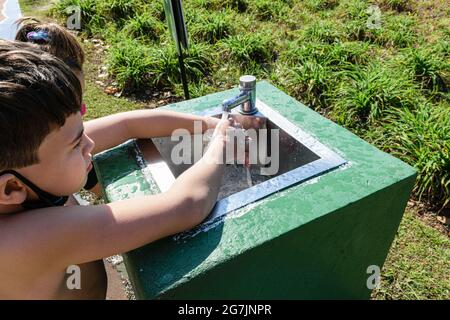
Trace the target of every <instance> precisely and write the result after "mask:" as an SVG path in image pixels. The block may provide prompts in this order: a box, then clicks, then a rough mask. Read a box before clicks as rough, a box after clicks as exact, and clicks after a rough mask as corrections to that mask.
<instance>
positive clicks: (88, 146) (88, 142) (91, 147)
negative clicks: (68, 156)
mask: <svg viewBox="0 0 450 320" xmlns="http://www.w3.org/2000/svg"><path fill="white" fill-rule="evenodd" d="M94 147H95V142H94V140H92V139H91V138H89V136H87V135H86V148H85V152H86V153H91V152H92V150H94Z"/></svg>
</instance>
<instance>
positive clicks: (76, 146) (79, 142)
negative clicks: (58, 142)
mask: <svg viewBox="0 0 450 320" xmlns="http://www.w3.org/2000/svg"><path fill="white" fill-rule="evenodd" d="M81 141H82V139H80V141H78V143H77V144H76V145H75V147H73V148H74V149H78V148H79V147H80V146H81Z"/></svg>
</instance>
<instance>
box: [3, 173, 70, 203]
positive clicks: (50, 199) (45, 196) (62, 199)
mask: <svg viewBox="0 0 450 320" xmlns="http://www.w3.org/2000/svg"><path fill="white" fill-rule="evenodd" d="M7 173H9V174H12V175H14V176H15V177H16V178H17V179H19V180H20V181H22V182H23V183H24V184H26V185H27V186H28V187H29V188H30V189H31V190H33V191H34V192H35V193H36V194H37V196H38V197H39V200H35V201H28V200H27V201H25V202H23V203H22V207H23V208H24V209H28V210H30V209H40V208H47V207H60V206H63V205H64V204H65V203H66V201H67V199H68V198H69V196H55V195H53V194H50V193H48V192H45V191H44V190H42V189H40V188H39V187H37V186H36V185H35V184H34V183H32V182H31V181H30V180H28V179H27V178H25V177H24V176H22V175H21V174H20V173H18V172H16V171H14V170H6V171H2V172H0V176H1V175H4V174H7Z"/></svg>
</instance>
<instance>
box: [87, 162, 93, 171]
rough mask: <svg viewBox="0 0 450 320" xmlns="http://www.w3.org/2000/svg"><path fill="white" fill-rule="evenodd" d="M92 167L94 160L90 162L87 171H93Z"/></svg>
mask: <svg viewBox="0 0 450 320" xmlns="http://www.w3.org/2000/svg"><path fill="white" fill-rule="evenodd" d="M91 169H92V162H91V163H89V166H88V167H87V169H86V172H89V171H91Z"/></svg>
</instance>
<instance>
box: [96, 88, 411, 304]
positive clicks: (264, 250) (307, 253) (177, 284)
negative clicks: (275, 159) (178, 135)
mask: <svg viewBox="0 0 450 320" xmlns="http://www.w3.org/2000/svg"><path fill="white" fill-rule="evenodd" d="M236 92H237V90H236V89H234V90H229V91H226V92H221V93H217V94H212V95H208V96H205V97H201V98H199V99H194V100H190V101H185V102H181V103H176V104H172V105H168V106H166V107H165V108H168V109H170V110H176V111H181V112H194V111H199V110H203V109H207V108H211V107H213V106H217V105H219V104H220V102H221V101H222V100H223V99H224V98H227V97H231V96H232V95H233V94H235V93H236ZM257 96H258V98H259V99H260V100H262V101H263V102H264V103H266V104H267V105H269V106H270V107H272V108H273V109H275V110H277V111H278V112H280V113H281V114H282V115H283V116H285V117H286V118H288V119H289V120H290V121H291V122H293V123H294V124H296V125H298V126H299V127H301V128H302V129H303V130H305V131H307V132H308V133H309V134H311V135H313V136H314V137H316V138H317V139H318V140H319V141H320V142H321V143H323V144H325V145H327V146H328V147H330V148H331V149H333V150H335V151H336V152H338V153H339V154H340V155H341V156H342V157H344V158H345V159H346V160H347V161H349V163H350V165H349V166H348V167H347V168H345V169H337V170H334V171H331V172H329V173H327V174H324V175H322V176H321V177H320V178H319V179H316V180H313V181H312V182H311V181H310V182H307V183H301V184H298V185H296V186H293V187H290V188H288V189H286V190H284V191H281V192H278V193H275V194H273V195H271V196H269V197H267V198H265V199H262V200H261V201H258V202H257V203H255V204H252V205H251V207H250V209H249V208H248V207H247V208H246V207H244V208H242V209H239V210H238V211H242V212H244V211H245V212H246V214H244V215H241V216H239V215H238V217H236V218H233V219H227V220H225V222H224V223H221V224H219V225H217V226H216V227H214V228H212V229H210V230H209V231H208V232H202V233H199V234H198V235H196V236H195V237H193V238H189V239H185V240H182V241H175V240H173V238H172V237H168V238H165V239H162V240H160V241H157V242H155V243H152V244H149V245H147V246H144V247H142V248H139V249H136V250H133V251H131V252H128V253H126V254H125V263H126V266H127V271H128V273H129V275H130V278H131V281H132V283H133V286H134V288H135V291H136V295H137V297H138V298H141V299H197V298H204V299H234V298H240V299H241V298H242V299H266V298H271V299H326V298H338V299H343V298H352V299H367V298H369V297H370V290H369V289H368V288H367V286H366V281H367V278H368V277H369V274H367V273H366V271H367V267H368V266H370V265H378V266H380V267H381V266H382V265H383V263H384V260H385V258H386V256H387V253H388V251H389V248H390V245H391V243H392V240H393V238H394V236H395V233H396V230H397V228H398V225H399V223H400V220H401V217H402V215H403V212H404V209H405V206H406V202H407V200H408V198H409V194H410V192H411V190H412V187H413V184H414V180H415V176H416V172H415V170H414V169H413V168H412V167H410V166H408V165H407V164H405V163H403V162H402V161H400V160H398V159H396V158H394V157H392V156H390V155H389V154H386V153H384V152H381V151H380V150H378V149H376V148H375V147H373V146H372V145H370V144H368V143H367V142H365V141H363V140H361V139H360V138H358V137H357V136H355V135H354V134H352V133H351V132H349V131H348V130H346V129H344V128H342V127H340V126H338V125H337V124H335V123H333V122H331V121H329V120H327V119H325V118H324V117H322V116H321V115H319V114H318V113H316V112H314V111H313V110H311V109H309V108H307V107H305V106H304V105H303V104H301V103H299V102H297V101H296V100H295V99H293V98H291V97H289V96H288V95H286V94H284V93H283V92H281V91H280V90H278V89H277V88H275V87H273V86H272V85H270V84H269V83H267V82H264V81H262V82H259V83H258V86H257ZM95 161H96V167H97V170H98V172H99V176H100V180H101V182H102V184H103V187H104V190H105V193H106V198H107V201H117V200H120V199H124V198H130V197H134V196H138V195H142V194H151V193H156V192H159V191H158V188H157V187H156V186H155V185H154V184H153V183H152V182H151V181H150V182H148V181H146V179H145V177H144V174H143V173H142V172H141V170H140V169H139V166H138V165H137V164H136V156H135V148H134V144H133V143H128V144H125V145H123V146H120V147H118V148H115V149H114V150H111V151H108V152H106V153H104V154H102V155H101V156H99V157H96V160H95ZM149 180H151V179H149Z"/></svg>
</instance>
